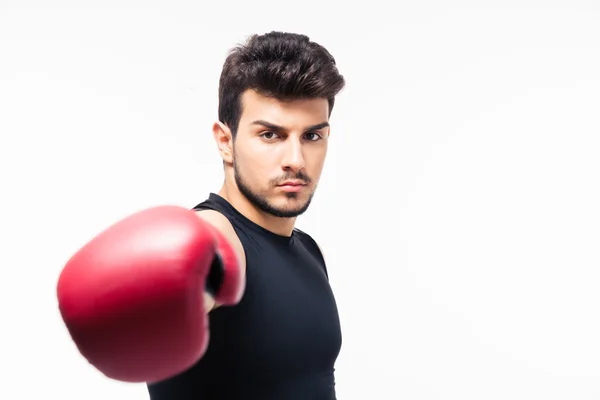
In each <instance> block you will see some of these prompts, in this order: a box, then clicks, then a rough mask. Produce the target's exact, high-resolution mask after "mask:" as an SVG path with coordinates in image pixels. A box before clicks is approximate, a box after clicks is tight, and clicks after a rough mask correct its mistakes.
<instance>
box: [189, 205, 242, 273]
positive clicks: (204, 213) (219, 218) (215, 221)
mask: <svg viewBox="0 0 600 400" xmlns="http://www.w3.org/2000/svg"><path fill="white" fill-rule="evenodd" d="M195 212H196V215H197V216H198V218H200V219H202V220H203V221H205V222H208V223H209V224H211V225H212V226H213V227H215V228H216V229H218V230H219V232H220V233H221V234H222V235H223V236H224V237H225V238H227V240H228V241H229V243H230V244H231V245H232V246H233V247H234V248H235V249H236V251H237V253H238V256H239V257H240V259H241V260H242V262H243V264H244V266H245V262H246V257H245V252H244V246H243V245H242V242H241V241H240V239H239V237H238V235H237V233H236V231H235V229H234V228H233V225H232V224H231V222H230V221H229V219H228V218H227V217H226V216H225V215H224V214H223V213H221V212H220V211H217V210H212V209H202V210H195Z"/></svg>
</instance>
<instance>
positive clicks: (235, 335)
mask: <svg viewBox="0 0 600 400" xmlns="http://www.w3.org/2000/svg"><path fill="white" fill-rule="evenodd" d="M205 209H212V210H216V211H218V212H220V213H222V214H223V215H224V216H225V217H227V219H228V220H229V221H230V222H231V224H232V225H233V228H234V229H235V231H236V233H237V235H238V237H239V239H240V241H241V242H242V245H243V246H244V251H245V254H246V289H245V292H244V296H243V297H242V300H241V301H240V303H239V304H237V305H236V306H233V307H219V308H217V309H215V310H213V311H211V312H210V313H209V323H210V341H209V344H208V349H207V351H206V354H205V355H204V357H203V358H202V359H201V360H200V361H198V363H197V364H196V365H194V366H193V367H192V368H190V369H189V370H187V371H185V372H183V373H181V374H180V375H177V376H175V377H173V378H170V379H168V380H166V381H163V382H159V383H154V384H149V385H148V390H149V394H150V399H151V400H237V399H240V400H242V399H243V400H254V399H256V400H258V399H260V400H296V399H297V400H333V399H335V398H336V395H335V378H334V364H335V361H336V359H337V356H338V354H339V351H340V348H341V344H342V337H341V329H340V322H339V318H338V312H337V307H336V303H335V299H334V296H333V293H332V291H331V288H330V286H329V281H328V276H327V270H326V267H325V261H324V259H323V256H322V254H321V251H320V250H319V247H318V246H317V244H316V243H315V242H314V240H313V239H312V238H311V237H310V236H309V235H307V234H306V233H304V232H302V231H300V230H299V229H294V231H293V233H292V235H291V236H289V237H287V236H280V235H277V234H274V233H272V232H270V231H268V230H266V229H264V228H262V227H261V226H259V225H257V224H255V223H254V222H252V221H250V220H249V219H248V218H246V217H244V216H243V215H242V214H241V213H240V212H238V211H237V210H236V209H235V208H233V206H232V205H231V204H230V203H228V202H227V201H226V200H225V199H223V198H222V197H220V196H218V195H216V194H214V193H211V194H210V196H209V198H208V199H207V200H205V201H204V202H202V203H200V204H198V205H197V206H196V207H194V210H205Z"/></svg>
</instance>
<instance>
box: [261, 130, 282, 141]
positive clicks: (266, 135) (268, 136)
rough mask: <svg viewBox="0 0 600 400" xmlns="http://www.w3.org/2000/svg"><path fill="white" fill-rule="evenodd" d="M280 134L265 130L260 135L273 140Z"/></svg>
mask: <svg viewBox="0 0 600 400" xmlns="http://www.w3.org/2000/svg"><path fill="white" fill-rule="evenodd" d="M278 136H279V135H277V134H276V133H275V132H265V133H263V134H261V135H260V137H261V138H263V139H265V140H272V139H275V138H276V137H278Z"/></svg>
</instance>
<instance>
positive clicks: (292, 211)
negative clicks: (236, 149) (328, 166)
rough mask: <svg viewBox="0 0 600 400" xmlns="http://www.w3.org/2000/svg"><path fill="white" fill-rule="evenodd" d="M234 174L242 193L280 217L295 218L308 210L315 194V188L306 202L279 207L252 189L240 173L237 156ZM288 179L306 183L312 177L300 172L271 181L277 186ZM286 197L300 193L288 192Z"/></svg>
mask: <svg viewBox="0 0 600 400" xmlns="http://www.w3.org/2000/svg"><path fill="white" fill-rule="evenodd" d="M233 176H234V178H235V183H236V184H237V187H238V189H239V190H240V193H242V195H243V196H244V197H245V198H246V199H248V201H249V202H250V203H252V204H253V205H254V206H256V207H257V208H258V209H260V210H262V211H264V212H266V213H267V214H270V215H273V216H275V217H278V218H294V217H297V216H299V215H302V214H304V213H305V212H306V210H308V207H309V206H310V203H311V201H312V198H313V196H314V190H313V192H312V193H311V194H310V196H309V197H308V200H306V201H305V202H304V204H299V205H298V206H296V207H277V206H276V205H274V204H273V203H272V202H270V201H269V199H268V198H267V197H266V196H264V195H262V194H261V193H259V192H257V191H256V190H254V189H252V188H251V187H250V185H249V184H248V183H247V182H246V181H245V180H244V178H243V176H242V174H241V173H240V168H239V165H238V163H237V162H236V160H235V158H234V159H233ZM288 179H299V180H302V181H304V182H305V183H307V184H308V183H310V182H311V179H310V178H309V177H308V176H307V175H306V174H304V173H302V172H298V173H296V174H287V175H285V176H284V177H282V178H280V179H275V180H272V181H270V182H269V184H272V185H273V186H277V184H278V183H279V182H283V181H285V180H288ZM286 197H287V198H288V199H290V200H295V199H297V198H298V197H299V193H286Z"/></svg>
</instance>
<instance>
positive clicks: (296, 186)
mask: <svg viewBox="0 0 600 400" xmlns="http://www.w3.org/2000/svg"><path fill="white" fill-rule="evenodd" d="M305 186H306V183H304V182H301V181H286V182H283V183H282V184H280V185H277V187H279V188H281V189H282V190H283V191H286V192H299V191H301V190H302V189H304V187H305Z"/></svg>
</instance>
